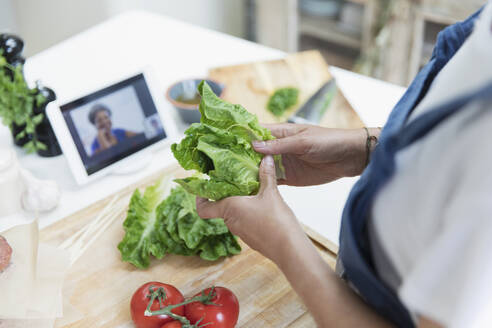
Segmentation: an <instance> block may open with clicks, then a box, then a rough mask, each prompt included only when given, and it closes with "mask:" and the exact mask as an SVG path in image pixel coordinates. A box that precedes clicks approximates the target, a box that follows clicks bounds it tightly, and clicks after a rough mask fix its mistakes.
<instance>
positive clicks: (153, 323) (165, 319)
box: [130, 281, 184, 328]
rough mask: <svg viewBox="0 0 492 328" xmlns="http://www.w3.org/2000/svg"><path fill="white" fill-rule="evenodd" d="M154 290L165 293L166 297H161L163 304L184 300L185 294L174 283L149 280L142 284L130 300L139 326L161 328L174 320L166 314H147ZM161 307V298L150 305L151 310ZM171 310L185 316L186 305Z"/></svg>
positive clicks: (133, 316) (133, 317)
mask: <svg viewBox="0 0 492 328" xmlns="http://www.w3.org/2000/svg"><path fill="white" fill-rule="evenodd" d="M152 292H158V293H160V295H162V296H164V295H165V298H164V297H163V298H162V299H161V302H162V306H167V305H171V304H179V303H182V302H183V301H184V297H183V294H181V292H180V291H179V290H178V289H176V288H175V287H174V286H172V285H168V284H163V283H160V282H155V281H154V282H148V283H146V284H144V285H142V286H141V287H140V288H139V289H137V291H136V292H135V293H134V294H133V296H132V300H131V302H130V309H131V314H132V320H133V322H134V323H135V325H136V326H137V328H161V327H162V326H163V325H164V324H166V323H169V322H173V321H174V320H173V318H171V317H169V316H168V315H165V314H161V315H156V316H146V315H145V310H147V306H148V304H149V302H150V300H151V298H150V295H151V294H152ZM160 308H161V304H159V298H156V299H154V301H153V302H152V306H151V307H150V310H151V311H157V310H159V309H160ZM171 312H172V313H174V314H177V315H180V316H183V315H184V306H180V307H177V308H175V309H173V310H172V311H171ZM171 327H173V326H171ZM176 327H177V326H176ZM166 328H168V327H166Z"/></svg>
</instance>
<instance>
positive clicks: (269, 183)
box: [259, 155, 277, 193]
mask: <svg viewBox="0 0 492 328" xmlns="http://www.w3.org/2000/svg"><path fill="white" fill-rule="evenodd" d="M259 175H260V191H259V193H262V192H264V191H265V190H268V189H272V188H274V189H275V188H277V176H276V175H275V163H274V161H273V157H272V155H266V156H265V157H263V160H262V161H261V164H260V171H259Z"/></svg>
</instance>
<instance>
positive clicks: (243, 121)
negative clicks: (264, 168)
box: [171, 81, 285, 200]
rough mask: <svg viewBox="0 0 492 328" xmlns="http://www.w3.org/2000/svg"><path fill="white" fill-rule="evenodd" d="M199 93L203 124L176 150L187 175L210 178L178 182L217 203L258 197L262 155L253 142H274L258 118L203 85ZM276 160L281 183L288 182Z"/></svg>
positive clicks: (190, 130) (194, 126) (189, 132)
mask: <svg viewBox="0 0 492 328" xmlns="http://www.w3.org/2000/svg"><path fill="white" fill-rule="evenodd" d="M198 92H199V93H200V95H201V102H200V107H199V109H200V113H201V115H202V116H201V120H200V123H194V124H192V125H191V126H190V127H189V128H188V129H187V130H186V131H185V135H186V136H185V138H184V139H183V140H181V142H180V143H179V144H173V145H172V146H171V149H172V151H173V154H174V157H176V159H177V160H178V162H179V163H180V164H181V166H182V167H183V168H184V169H186V170H196V171H198V172H201V173H204V174H207V175H208V179H205V178H198V177H192V178H186V179H177V180H175V181H176V182H177V183H178V184H180V185H181V186H182V187H183V188H184V189H186V190H187V191H188V192H189V193H192V194H194V195H198V196H200V197H204V198H208V199H213V200H220V199H222V198H225V197H229V196H239V195H252V194H256V192H257V191H258V189H259V186H260V183H259V178H258V169H259V165H260V162H261V160H262V158H263V155H262V154H260V153H257V152H256V151H255V150H254V149H253V147H252V145H251V142H252V141H253V140H271V139H274V137H273V136H272V135H271V133H270V131H269V130H268V129H266V128H263V127H262V126H260V124H259V123H258V118H257V117H256V116H255V115H253V114H251V113H249V112H248V111H247V110H246V109H244V108H243V107H242V106H240V105H233V104H230V103H228V102H226V101H224V100H222V99H221V98H219V97H217V96H216V95H215V93H214V92H213V91H212V89H211V88H210V87H209V86H208V84H207V83H206V82H204V81H202V82H201V83H200V85H199V86H198ZM274 158H275V162H276V168H277V177H278V178H285V173H284V169H283V166H282V164H281V158H280V156H278V155H277V156H275V157H274Z"/></svg>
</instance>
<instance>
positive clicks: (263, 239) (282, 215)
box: [197, 155, 305, 264]
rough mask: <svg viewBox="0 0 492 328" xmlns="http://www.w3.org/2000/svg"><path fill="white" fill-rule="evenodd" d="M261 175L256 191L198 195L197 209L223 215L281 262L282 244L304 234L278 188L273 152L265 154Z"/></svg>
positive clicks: (237, 230) (251, 242)
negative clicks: (211, 197) (252, 193)
mask: <svg viewBox="0 0 492 328" xmlns="http://www.w3.org/2000/svg"><path fill="white" fill-rule="evenodd" d="M259 175H260V190H259V192H258V194H257V195H255V196H234V197H228V198H225V199H222V200H220V201H216V202H214V201H209V200H207V199H204V198H197V211H198V215H200V216H201V217H202V218H204V219H209V218H223V219H224V222H225V223H226V225H227V227H228V228H229V230H230V231H231V232H232V233H233V234H234V235H237V236H239V237H240V238H241V239H242V240H243V241H244V242H245V243H246V244H248V245H249V246H250V247H251V248H253V249H255V250H257V251H259V252H260V253H262V254H263V255H264V256H266V257H268V258H269V259H271V260H272V261H273V262H275V263H277V264H279V262H280V261H281V260H282V257H283V254H282V249H283V247H282V245H285V244H286V243H288V242H289V241H291V240H292V239H293V238H294V239H295V238H296V237H300V236H301V235H302V237H301V238H305V235H304V231H303V230H302V228H301V226H300V224H299V223H298V221H297V219H296V217H295V215H294V213H293V212H292V210H291V209H290V208H289V207H288V206H287V204H286V203H285V202H284V200H283V199H282V196H281V195H280V193H279V191H278V188H277V177H276V176H275V165H274V162H273V158H272V156H271V155H268V156H265V157H264V158H263V160H262V162H261V165H260V171H259Z"/></svg>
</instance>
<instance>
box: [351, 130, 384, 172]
mask: <svg viewBox="0 0 492 328" xmlns="http://www.w3.org/2000/svg"><path fill="white" fill-rule="evenodd" d="M380 132H381V129H380V128H361V129H356V130H353V131H352V133H353V136H352V138H351V145H352V154H353V156H352V159H353V161H352V165H348V166H347V168H348V172H347V176H357V175H360V174H362V172H363V171H364V169H365V168H366V166H367V164H368V162H369V159H370V156H371V153H372V151H373V150H374V148H375V147H376V144H377V140H378V139H379V134H380Z"/></svg>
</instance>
